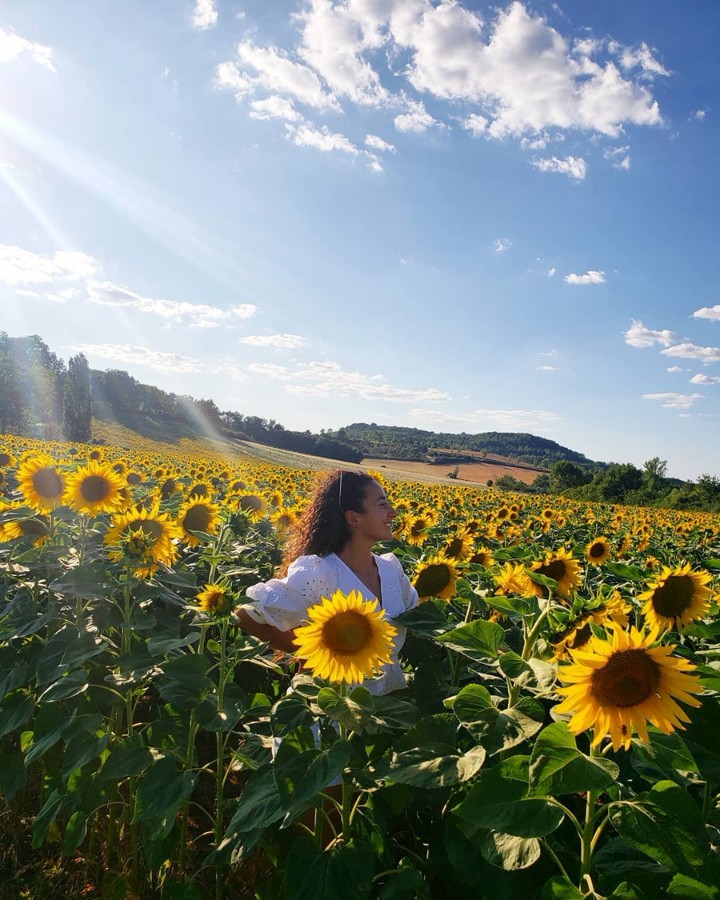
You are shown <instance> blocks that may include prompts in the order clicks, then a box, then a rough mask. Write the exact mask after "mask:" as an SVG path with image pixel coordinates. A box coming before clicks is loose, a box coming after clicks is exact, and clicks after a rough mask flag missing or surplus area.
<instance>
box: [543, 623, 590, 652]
mask: <svg viewBox="0 0 720 900" xmlns="http://www.w3.org/2000/svg"><path fill="white" fill-rule="evenodd" d="M594 618H595V617H594V616H593V615H584V616H580V617H579V618H577V619H575V621H574V622H572V623H571V624H570V625H568V627H567V628H565V629H564V630H563V631H561V632H560V633H559V634H554V635H552V636H551V637H549V638H548V641H549V643H550V645H551V647H552V648H553V656H554V657H555V659H570V651H571V650H582V649H583V647H585V646H586V645H587V644H588V643H589V641H590V638H591V637H592V636H593V632H592V628H591V627H590V623H591V622H592V621H593V619H594Z"/></svg>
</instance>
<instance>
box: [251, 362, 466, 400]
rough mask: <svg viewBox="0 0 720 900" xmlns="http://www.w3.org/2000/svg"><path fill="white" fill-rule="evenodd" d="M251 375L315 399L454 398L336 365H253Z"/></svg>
mask: <svg viewBox="0 0 720 900" xmlns="http://www.w3.org/2000/svg"><path fill="white" fill-rule="evenodd" d="M247 371H248V372H251V373H253V374H255V375H261V376H264V377H266V378H275V379H278V380H280V381H286V382H288V384H287V386H286V390H287V391H288V392H289V393H291V394H302V395H305V396H312V397H328V396H340V397H347V396H357V397H361V398H362V399H364V400H385V401H388V402H391V403H418V402H423V401H425V402H427V401H432V402H439V401H444V400H449V399H450V395H449V394H446V393H445V392H443V391H438V390H436V389H435V388H428V389H420V390H417V389H411V388H400V387H395V386H394V385H391V384H388V382H387V381H386V380H385V379H384V377H383V376H382V375H365V374H364V373H362V372H348V371H346V370H345V369H343V368H342V367H341V366H340V365H339V364H338V363H336V362H310V363H306V364H305V365H302V366H298V367H296V368H294V369H290V368H288V367H286V366H276V365H273V364H271V363H251V364H250V365H249V366H248V367H247Z"/></svg>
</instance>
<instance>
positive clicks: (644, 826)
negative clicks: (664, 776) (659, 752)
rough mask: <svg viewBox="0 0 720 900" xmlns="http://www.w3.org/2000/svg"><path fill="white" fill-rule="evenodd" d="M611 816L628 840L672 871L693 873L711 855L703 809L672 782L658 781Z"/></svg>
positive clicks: (616, 826)
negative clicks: (650, 788)
mask: <svg viewBox="0 0 720 900" xmlns="http://www.w3.org/2000/svg"><path fill="white" fill-rule="evenodd" d="M610 819H611V821H612V823H613V825H614V826H615V828H616V829H617V831H618V833H619V834H620V836H621V837H622V838H624V840H625V841H626V842H627V843H629V844H631V845H632V846H634V847H637V848H638V849H639V850H641V851H642V852H643V853H645V854H646V855H647V856H649V857H650V858H651V859H654V860H657V862H659V863H661V864H662V865H663V866H666V867H667V868H668V869H670V870H671V871H674V872H678V871H680V872H682V873H683V874H689V875H693V874H695V869H696V868H697V867H698V866H701V865H702V864H703V862H704V860H705V858H706V857H707V855H708V852H709V849H710V848H709V844H708V840H707V836H706V834H705V827H704V823H703V821H702V817H701V815H700V810H699V809H698V807H697V805H696V804H695V803H694V801H693V800H692V798H691V797H690V796H689V795H688V794H687V792H686V791H685V790H684V789H683V788H681V787H679V786H678V785H676V784H675V783H674V782H672V781H661V782H658V783H657V784H656V785H654V786H653V788H652V790H650V791H648V792H647V793H646V794H644V795H642V796H641V797H640V798H639V799H638V800H637V801H636V802H633V803H623V804H622V805H620V806H617V807H615V808H614V809H613V810H612V811H611V812H610Z"/></svg>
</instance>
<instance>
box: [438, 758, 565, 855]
mask: <svg viewBox="0 0 720 900" xmlns="http://www.w3.org/2000/svg"><path fill="white" fill-rule="evenodd" d="M513 774H515V773H513ZM527 787H528V785H527V782H526V781H520V780H517V779H516V778H515V777H509V770H508V768H507V767H504V766H502V765H501V766H495V767H494V768H492V769H485V770H484V771H482V772H480V774H479V776H478V779H477V782H476V783H475V784H474V785H473V786H472V788H471V789H470V791H469V793H468V794H467V796H466V797H465V799H464V800H462V802H461V803H460V804H459V806H456V807H455V810H454V812H455V813H456V814H457V815H458V816H459V817H460V818H461V819H463V820H464V821H466V822H469V823H470V824H471V825H473V826H475V827H477V828H489V829H492V830H493V831H499V832H502V833H506V834H511V835H514V836H515V837H523V838H536V837H544V836H545V835H547V834H550V833H551V832H553V831H555V829H556V828H557V827H558V826H559V825H560V823H561V822H562V820H563V818H564V816H565V814H564V813H563V811H562V810H561V809H558V807H557V806H554V805H552V804H550V803H548V802H547V801H546V800H542V799H540V798H533V797H530V798H528V797H526V793H527Z"/></svg>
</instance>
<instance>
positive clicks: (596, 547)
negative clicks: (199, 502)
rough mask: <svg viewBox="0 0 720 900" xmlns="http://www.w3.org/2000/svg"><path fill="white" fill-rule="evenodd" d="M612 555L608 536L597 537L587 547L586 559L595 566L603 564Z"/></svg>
mask: <svg viewBox="0 0 720 900" xmlns="http://www.w3.org/2000/svg"><path fill="white" fill-rule="evenodd" d="M609 556H610V543H609V541H608V539H607V538H606V537H599V538H595V540H594V541H590V543H589V544H588V545H587V546H586V547H585V559H586V560H587V561H588V562H589V563H590V564H591V565H593V566H601V565H602V564H603V563H604V562H606V561H607V558H608V557H609Z"/></svg>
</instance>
